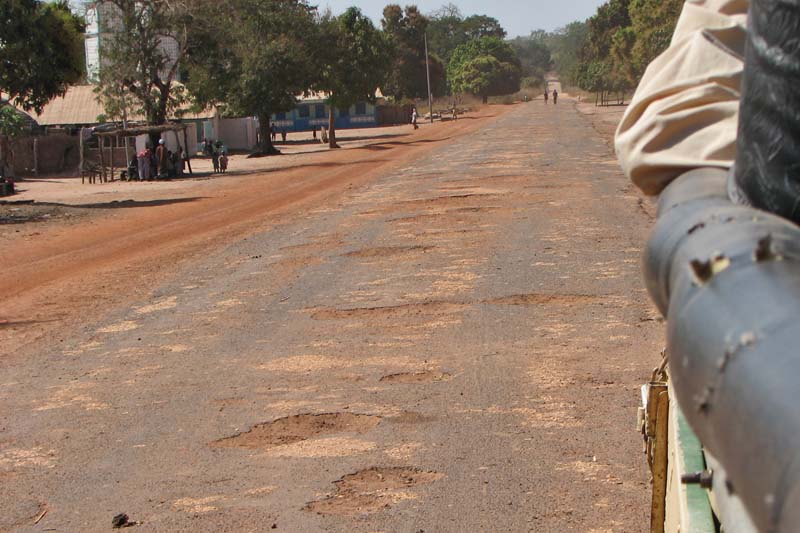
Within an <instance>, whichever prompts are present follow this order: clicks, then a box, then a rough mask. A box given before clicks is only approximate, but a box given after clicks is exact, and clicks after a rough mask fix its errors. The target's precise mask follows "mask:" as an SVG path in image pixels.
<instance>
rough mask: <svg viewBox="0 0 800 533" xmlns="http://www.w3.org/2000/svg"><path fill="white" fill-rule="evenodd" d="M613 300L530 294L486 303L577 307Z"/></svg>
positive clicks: (586, 296) (566, 295)
mask: <svg viewBox="0 0 800 533" xmlns="http://www.w3.org/2000/svg"><path fill="white" fill-rule="evenodd" d="M611 298H612V297H608V296H598V295H593V294H560V293H550V294H548V293H530V294H513V295H511V296H503V297H501V298H494V299H492V300H487V301H486V303H487V304H496V305H577V304H599V303H602V302H606V301H609V300H611Z"/></svg>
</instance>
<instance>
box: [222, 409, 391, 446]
mask: <svg viewBox="0 0 800 533" xmlns="http://www.w3.org/2000/svg"><path fill="white" fill-rule="evenodd" d="M380 421H381V417H379V416H375V415H362V414H354V413H324V414H319V415H315V414H301V415H294V416H287V417H284V418H279V419H277V420H274V421H272V422H266V423H264V424H258V425H257V426H253V428H252V429H250V431H244V432H241V433H237V434H236V435H233V436H231V437H226V438H224V439H220V440H218V441H215V442H213V443H212V446H213V447H215V448H245V449H248V450H264V449H268V448H273V447H275V446H282V445H285V444H293V443H295V442H300V441H304V440H308V439H312V438H316V437H323V436H327V435H333V434H337V433H358V434H362V433H366V432H367V431H369V430H370V429H372V428H374V427H375V426H377V425H378V424H379V423H380Z"/></svg>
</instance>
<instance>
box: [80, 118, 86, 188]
mask: <svg viewBox="0 0 800 533" xmlns="http://www.w3.org/2000/svg"><path fill="white" fill-rule="evenodd" d="M78 136H79V138H78V143H79V146H80V154H79V155H80V162H79V163H78V172H80V173H81V183H83V180H84V179H85V177H86V174H84V169H83V163H84V161H83V150H84V146H83V128H81V131H80V132H78Z"/></svg>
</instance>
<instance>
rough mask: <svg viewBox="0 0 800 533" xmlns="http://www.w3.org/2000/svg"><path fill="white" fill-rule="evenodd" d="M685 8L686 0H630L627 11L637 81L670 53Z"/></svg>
mask: <svg viewBox="0 0 800 533" xmlns="http://www.w3.org/2000/svg"><path fill="white" fill-rule="evenodd" d="M682 8H683V0H631V3H630V5H629V6H628V11H629V13H630V17H631V26H630V27H631V30H632V31H633V33H634V35H635V36H636V40H635V42H634V43H633V46H632V47H631V53H630V56H631V59H632V68H633V70H634V72H635V74H636V78H637V79H638V78H640V77H641V76H642V74H644V71H645V69H646V68H647V65H649V64H650V62H651V61H652V60H653V59H655V58H656V57H657V56H658V55H659V54H661V52H663V51H664V50H666V49H667V47H668V46H669V43H670V41H671V40H672V34H673V33H674V32H675V25H676V24H677V23H678V17H679V16H680V14H681V9H682Z"/></svg>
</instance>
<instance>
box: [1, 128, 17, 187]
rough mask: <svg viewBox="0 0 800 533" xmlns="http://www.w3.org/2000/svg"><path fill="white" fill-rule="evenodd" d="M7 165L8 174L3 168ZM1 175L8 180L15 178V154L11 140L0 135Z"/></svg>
mask: <svg viewBox="0 0 800 533" xmlns="http://www.w3.org/2000/svg"><path fill="white" fill-rule="evenodd" d="M3 165H5V167H6V169H7V170H8V174H6V173H5V171H4V169H3V168H2V166H3ZM0 171H2V172H0V174H3V175H4V176H5V177H6V178H13V177H14V154H13V153H12V152H11V140H10V139H9V138H8V137H7V136H5V135H0Z"/></svg>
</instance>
